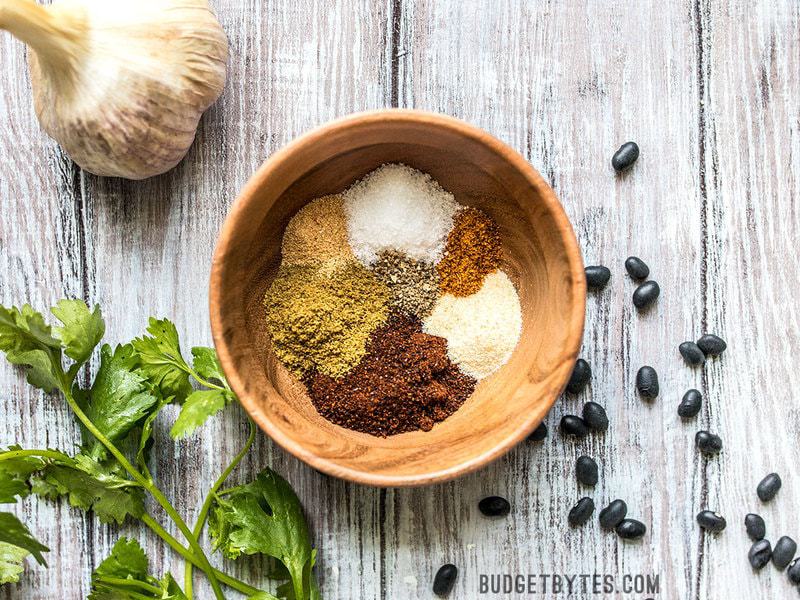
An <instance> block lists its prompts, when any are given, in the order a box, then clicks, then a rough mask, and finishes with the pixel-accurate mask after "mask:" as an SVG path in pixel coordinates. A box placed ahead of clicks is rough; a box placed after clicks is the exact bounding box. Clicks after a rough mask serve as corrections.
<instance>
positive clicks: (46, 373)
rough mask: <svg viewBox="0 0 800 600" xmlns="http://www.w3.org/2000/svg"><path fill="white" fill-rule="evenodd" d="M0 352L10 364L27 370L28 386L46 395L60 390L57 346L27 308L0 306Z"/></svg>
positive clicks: (38, 316)
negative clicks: (54, 390)
mask: <svg viewBox="0 0 800 600" xmlns="http://www.w3.org/2000/svg"><path fill="white" fill-rule="evenodd" d="M0 351H3V352H5V353H6V358H7V359H8V362H10V363H11V364H13V365H19V366H23V367H27V371H28V373H27V379H28V383H30V384H31V385H33V386H35V387H38V388H40V389H42V390H44V391H45V392H47V393H48V394H49V393H50V392H52V391H53V389H54V388H60V375H61V344H60V342H59V341H58V340H57V339H55V338H54V337H53V336H52V332H51V329H50V326H49V325H48V324H47V323H45V321H44V317H42V315H41V313H38V312H36V311H35V310H33V308H31V307H30V305H28V304H26V305H24V306H23V307H22V308H21V309H18V308H16V307H15V306H12V307H11V308H6V307H4V306H0Z"/></svg>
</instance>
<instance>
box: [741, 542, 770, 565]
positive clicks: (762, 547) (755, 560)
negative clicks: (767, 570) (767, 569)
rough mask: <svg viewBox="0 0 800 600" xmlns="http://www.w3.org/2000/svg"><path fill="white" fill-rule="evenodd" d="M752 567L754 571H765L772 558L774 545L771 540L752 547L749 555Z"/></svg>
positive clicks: (757, 543)
mask: <svg viewBox="0 0 800 600" xmlns="http://www.w3.org/2000/svg"><path fill="white" fill-rule="evenodd" d="M747 558H748V560H749V561H750V566H751V567H753V568H754V569H763V568H764V565H766V564H767V563H768V562H769V559H770V558H772V545H771V544H770V543H769V540H759V541H757V542H756V543H755V544H753V545H752V546H751V547H750V552H748V553H747Z"/></svg>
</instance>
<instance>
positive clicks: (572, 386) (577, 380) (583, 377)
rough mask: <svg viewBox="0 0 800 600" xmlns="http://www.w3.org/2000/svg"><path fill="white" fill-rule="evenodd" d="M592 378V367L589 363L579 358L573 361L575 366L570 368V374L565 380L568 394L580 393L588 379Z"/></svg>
mask: <svg viewBox="0 0 800 600" xmlns="http://www.w3.org/2000/svg"><path fill="white" fill-rule="evenodd" d="M591 378H592V367H590V366H589V363H588V362H586V361H585V360H583V359H582V358H579V359H578V360H576V361H575V366H574V367H573V369H572V375H570V377H569V381H568V382H567V391H568V392H569V393H570V394H580V393H581V392H582V391H583V388H585V387H586V384H587V383H589V380H590V379H591Z"/></svg>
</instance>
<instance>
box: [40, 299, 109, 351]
mask: <svg viewBox="0 0 800 600" xmlns="http://www.w3.org/2000/svg"><path fill="white" fill-rule="evenodd" d="M50 311H51V312H52V313H53V314H54V315H55V316H56V318H57V319H58V320H59V321H61V323H63V327H56V328H55V336H56V338H58V339H59V340H60V341H61V344H62V345H63V346H64V353H65V354H66V355H67V356H69V357H70V358H71V359H72V360H74V361H75V362H77V363H79V364H83V363H85V362H86V361H87V360H88V358H89V357H90V356H91V355H92V352H93V351H94V349H95V347H96V346H97V344H99V343H100V340H102V339H103V334H104V333H105V331H106V324H105V322H104V321H103V316H102V314H101V313H100V307H99V306H98V305H95V307H94V310H92V311H90V310H89V307H88V306H87V305H86V304H85V303H84V302H83V301H81V300H59V302H58V303H57V304H56V305H55V306H54V307H53V308H51V309H50Z"/></svg>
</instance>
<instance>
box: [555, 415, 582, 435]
mask: <svg viewBox="0 0 800 600" xmlns="http://www.w3.org/2000/svg"><path fill="white" fill-rule="evenodd" d="M559 428H560V429H561V433H563V434H564V435H574V436H575V437H586V436H587V435H589V426H588V425H587V424H586V421H584V420H583V419H581V418H580V417H576V416H575V415H564V416H563V417H561V424H560V425H559Z"/></svg>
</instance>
